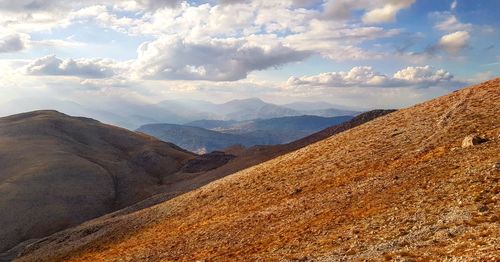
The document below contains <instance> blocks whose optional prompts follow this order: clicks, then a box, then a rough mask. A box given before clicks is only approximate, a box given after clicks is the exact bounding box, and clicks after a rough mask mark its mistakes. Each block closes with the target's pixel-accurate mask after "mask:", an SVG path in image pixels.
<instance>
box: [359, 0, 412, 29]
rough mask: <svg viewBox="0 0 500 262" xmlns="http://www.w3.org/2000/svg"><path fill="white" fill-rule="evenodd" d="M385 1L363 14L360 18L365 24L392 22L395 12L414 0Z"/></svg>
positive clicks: (394, 18) (406, 6) (409, 4)
mask: <svg viewBox="0 0 500 262" xmlns="http://www.w3.org/2000/svg"><path fill="white" fill-rule="evenodd" d="M386 2H387V3H386V4H385V5H384V6H382V7H380V8H375V9H373V10H370V11H368V12H367V13H366V14H364V15H363V18H362V19H363V22H364V23H367V24H379V23H389V22H394V21H395V20H396V15H397V13H398V12H399V11H401V10H402V9H405V8H408V7H409V6H411V5H412V4H413V3H414V2H415V0H391V1H386Z"/></svg>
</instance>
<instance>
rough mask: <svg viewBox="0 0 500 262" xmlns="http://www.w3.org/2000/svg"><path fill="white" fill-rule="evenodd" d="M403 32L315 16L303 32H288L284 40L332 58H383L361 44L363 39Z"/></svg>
mask: <svg viewBox="0 0 500 262" xmlns="http://www.w3.org/2000/svg"><path fill="white" fill-rule="evenodd" d="M399 33H400V31H399V30H397V29H392V30H386V29H384V28H381V27H361V26H346V25H343V24H338V23H336V22H333V21H326V20H317V19H314V20H312V21H311V22H310V23H309V25H308V26H307V27H306V28H305V29H304V32H303V33H300V34H294V35H290V36H287V37H285V39H284V42H285V43H287V44H288V45H290V46H292V47H294V48H295V49H298V50H309V51H314V52H316V53H319V54H321V55H322V56H323V57H325V58H328V59H332V60H337V61H343V60H370V59H380V58H382V57H383V54H381V53H377V52H374V51H366V50H365V49H363V48H360V47H359V45H360V44H361V43H363V42H365V41H368V40H373V39H379V38H386V37H392V36H395V35H397V34H399Z"/></svg>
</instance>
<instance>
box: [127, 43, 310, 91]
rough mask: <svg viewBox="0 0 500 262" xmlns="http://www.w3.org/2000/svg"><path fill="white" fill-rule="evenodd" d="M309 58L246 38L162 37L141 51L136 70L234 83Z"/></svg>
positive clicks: (151, 75)
mask: <svg viewBox="0 0 500 262" xmlns="http://www.w3.org/2000/svg"><path fill="white" fill-rule="evenodd" d="M308 55H309V53H308V52H305V51H296V50H294V49H292V48H289V47H286V46H283V45H281V44H279V43H272V44H263V45H259V44H258V43H257V42H256V41H249V40H247V39H211V40H207V41H202V42H190V41H186V40H182V39H179V38H174V37H163V38H160V39H158V40H156V41H153V42H147V43H144V44H142V45H141V46H140V47H139V48H138V58H137V60H136V61H135V63H134V71H135V72H136V74H137V76H138V77H141V78H147V79H170V80H210V81H235V80H239V79H243V78H245V77H246V76H247V74H248V73H249V72H251V71H255V70H263V69H267V68H270V67H277V66H280V65H283V64H286V63H289V62H294V61H301V60H303V59H304V58H305V57H307V56H308Z"/></svg>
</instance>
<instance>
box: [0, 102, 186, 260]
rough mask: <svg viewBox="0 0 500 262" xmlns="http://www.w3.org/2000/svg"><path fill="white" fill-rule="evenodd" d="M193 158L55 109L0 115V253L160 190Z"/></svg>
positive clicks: (151, 139) (140, 136)
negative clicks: (166, 181)
mask: <svg viewBox="0 0 500 262" xmlns="http://www.w3.org/2000/svg"><path fill="white" fill-rule="evenodd" d="M194 157H195V156H194V155H193V154H191V153H189V152H187V151H184V150H182V149H180V148H178V147H176V146H174V145H172V144H167V143H164V142H161V141H159V140H156V139H154V138H152V137H149V136H145V135H140V134H136V133H133V132H130V131H128V130H125V129H121V128H116V127H112V126H108V125H104V124H101V123H99V122H97V121H95V120H91V119H86V118H76V117H69V116H67V115H64V114H61V113H58V112H56V111H36V112H31V113H25V114H19V115H14V116H10V117H5V118H0V195H1V197H0V210H1V211H0V253H1V252H2V251H5V250H7V249H9V248H12V247H13V246H14V245H17V244H18V243H20V242H22V241H25V240H29V239H33V238H40V237H44V236H47V235H49V234H52V233H54V232H56V231H59V230H62V229H65V228H67V227H70V226H74V225H77V224H79V223H81V222H83V221H86V220H89V219H92V218H95V217H98V216H101V215H103V214H106V213H109V212H112V211H114V210H117V209H120V208H123V207H125V206H128V205H131V204H133V203H136V202H138V201H140V200H143V199H145V198H146V197H149V196H151V195H153V194H155V193H157V192H161V188H162V184H163V182H164V181H163V180H164V179H166V178H168V175H169V174H173V173H174V172H177V171H178V170H179V169H181V167H182V166H183V165H184V163H186V162H187V161H188V160H190V159H192V158H194ZM167 180H168V179H167Z"/></svg>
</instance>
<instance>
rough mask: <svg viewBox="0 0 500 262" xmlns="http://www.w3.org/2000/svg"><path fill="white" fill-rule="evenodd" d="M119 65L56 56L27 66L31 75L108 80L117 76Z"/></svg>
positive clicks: (110, 61)
mask: <svg viewBox="0 0 500 262" xmlns="http://www.w3.org/2000/svg"><path fill="white" fill-rule="evenodd" d="M117 69H118V66H117V64H116V63H115V62H114V61H112V60H109V59H99V58H94V59H76V60H75V59H65V60H63V59H60V58H57V57H56V56H55V55H49V56H45V57H42V58H39V59H36V60H34V61H32V62H31V63H29V64H28V65H27V66H25V68H24V70H25V72H26V73H27V74H30V75H51V76H76V77H82V78H107V77H111V76H113V75H115V70H117Z"/></svg>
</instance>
